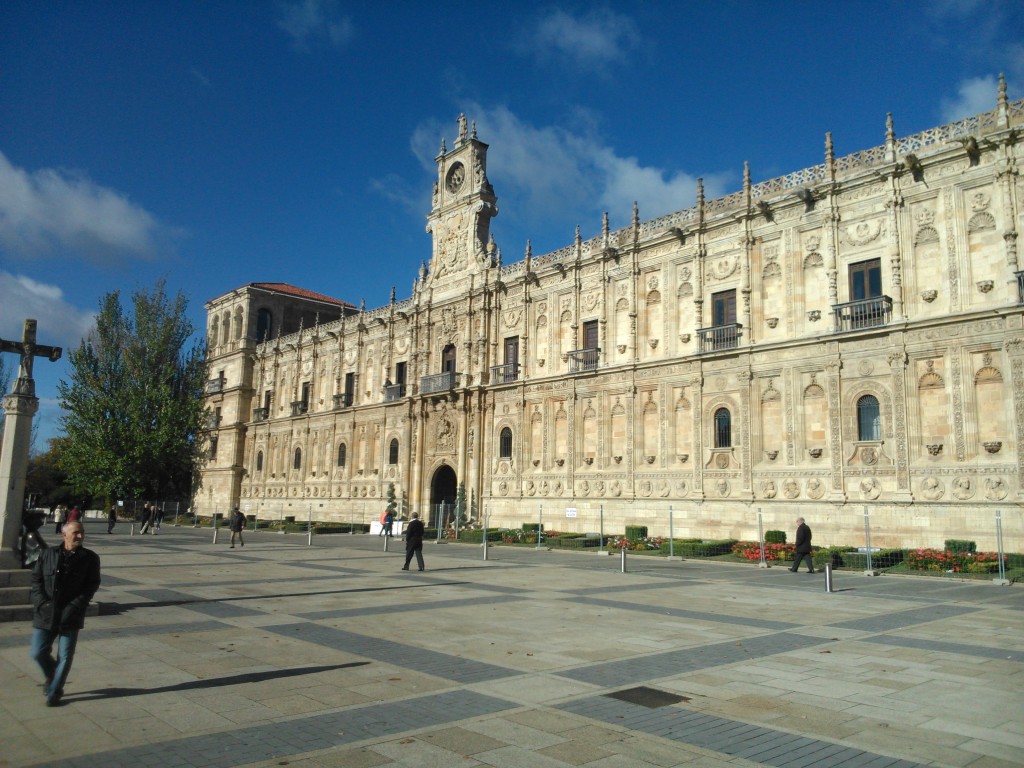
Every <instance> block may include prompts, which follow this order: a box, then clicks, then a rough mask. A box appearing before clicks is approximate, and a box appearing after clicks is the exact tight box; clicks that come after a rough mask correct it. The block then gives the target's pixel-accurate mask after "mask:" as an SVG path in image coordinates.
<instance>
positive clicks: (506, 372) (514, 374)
mask: <svg viewBox="0 0 1024 768" xmlns="http://www.w3.org/2000/svg"><path fill="white" fill-rule="evenodd" d="M518 378H519V366H518V365H517V364H516V363H510V364H509V365H493V366H491V383H492V384H509V383H510V382H513V381H515V380H516V379H518Z"/></svg>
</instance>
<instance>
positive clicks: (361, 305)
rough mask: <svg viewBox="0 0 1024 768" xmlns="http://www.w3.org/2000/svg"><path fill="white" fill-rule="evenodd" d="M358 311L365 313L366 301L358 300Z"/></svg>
mask: <svg viewBox="0 0 1024 768" xmlns="http://www.w3.org/2000/svg"><path fill="white" fill-rule="evenodd" d="M359 311H360V312H365V311H366V299H360V300H359Z"/></svg>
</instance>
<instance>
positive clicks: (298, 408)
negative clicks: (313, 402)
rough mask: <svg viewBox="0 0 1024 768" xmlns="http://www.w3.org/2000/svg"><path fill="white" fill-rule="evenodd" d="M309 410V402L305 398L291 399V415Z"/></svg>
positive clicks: (297, 414)
mask: <svg viewBox="0 0 1024 768" xmlns="http://www.w3.org/2000/svg"><path fill="white" fill-rule="evenodd" d="M308 410H309V403H307V402H306V401H305V400H293V401H292V416H301V415H302V414H304V413H306V412H307V411H308Z"/></svg>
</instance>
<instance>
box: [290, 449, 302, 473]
mask: <svg viewBox="0 0 1024 768" xmlns="http://www.w3.org/2000/svg"><path fill="white" fill-rule="evenodd" d="M301 468H302V449H301V448H296V449H295V458H293V459H292V469H301Z"/></svg>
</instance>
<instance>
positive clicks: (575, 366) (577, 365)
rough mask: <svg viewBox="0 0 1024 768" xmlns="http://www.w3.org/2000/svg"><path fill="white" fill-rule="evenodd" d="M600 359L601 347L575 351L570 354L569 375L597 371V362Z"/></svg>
mask: <svg viewBox="0 0 1024 768" xmlns="http://www.w3.org/2000/svg"><path fill="white" fill-rule="evenodd" d="M600 357H601V349H600V347H593V348H591V349H574V350H573V351H572V352H570V353H569V373H580V372H581V371H596V370H597V361H598V359H599V358H600Z"/></svg>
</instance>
